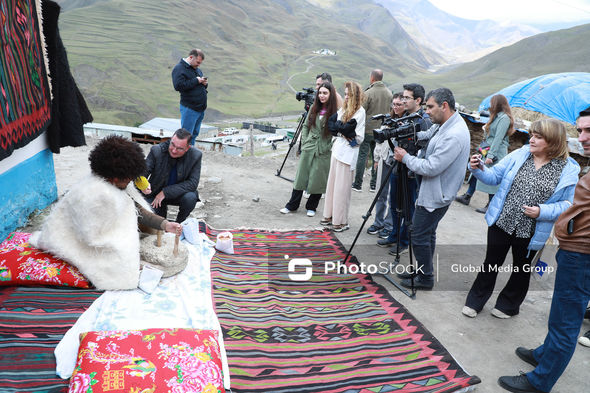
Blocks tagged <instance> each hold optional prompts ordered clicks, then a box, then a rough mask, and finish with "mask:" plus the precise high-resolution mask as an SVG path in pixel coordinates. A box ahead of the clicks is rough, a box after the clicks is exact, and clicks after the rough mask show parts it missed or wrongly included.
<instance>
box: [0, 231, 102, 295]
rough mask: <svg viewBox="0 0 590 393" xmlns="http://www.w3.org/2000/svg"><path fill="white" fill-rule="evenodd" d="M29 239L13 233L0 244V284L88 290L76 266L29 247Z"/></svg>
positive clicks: (86, 281) (23, 234)
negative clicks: (52, 286) (56, 286)
mask: <svg viewBox="0 0 590 393" xmlns="http://www.w3.org/2000/svg"><path fill="white" fill-rule="evenodd" d="M30 237H31V234H30V233H24V232H13V233H11V234H10V235H8V237H7V238H6V240H4V241H3V242H2V243H0V285H58V286H67V287H79V288H90V287H91V284H90V282H89V281H88V280H87V279H86V278H85V277H84V276H83V275H82V274H81V273H80V271H79V270H78V269H77V268H76V267H75V266H72V265H70V264H69V263H67V262H65V261H62V260H61V259H58V258H56V257H54V256H53V255H51V254H48V253H46V252H43V251H41V250H39V249H37V248H35V247H32V246H30V245H29V243H28V241H29V238H30Z"/></svg>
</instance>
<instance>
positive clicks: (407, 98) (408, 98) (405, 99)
mask: <svg viewBox="0 0 590 393" xmlns="http://www.w3.org/2000/svg"><path fill="white" fill-rule="evenodd" d="M413 99H414V97H409V96H403V97H402V100H404V101H410V100H413Z"/></svg>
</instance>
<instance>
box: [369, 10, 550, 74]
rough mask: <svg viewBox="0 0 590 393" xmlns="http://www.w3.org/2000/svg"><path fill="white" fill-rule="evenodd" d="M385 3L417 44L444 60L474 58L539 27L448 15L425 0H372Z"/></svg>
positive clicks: (523, 36)
mask: <svg viewBox="0 0 590 393" xmlns="http://www.w3.org/2000/svg"><path fill="white" fill-rule="evenodd" d="M375 1H376V2H377V3H379V4H381V5H382V6H383V7H385V8H386V9H387V10H389V12H390V13H391V15H393V17H394V18H395V19H396V20H397V21H398V22H399V23H400V24H401V25H402V26H403V28H404V29H405V30H406V31H407V32H408V34H409V35H410V37H411V38H413V40H414V41H416V42H417V43H418V44H419V45H421V46H425V47H428V48H430V49H431V50H433V51H435V52H436V53H438V54H440V56H442V57H443V58H444V59H445V60H446V63H449V64H454V63H461V62H465V61H471V60H475V59H477V58H479V57H482V56H483V55H485V54H488V53H490V52H492V51H494V50H496V49H499V48H500V47H502V46H506V45H510V44H513V43H515V42H517V41H520V40H521V39H523V38H526V37H529V36H532V35H535V34H538V33H540V32H541V30H539V29H537V28H534V27H530V26H526V25H515V24H508V23H503V24H500V23H498V22H494V21H492V20H470V19H463V18H459V17H456V16H453V15H450V14H448V13H446V12H444V11H442V10H440V9H439V8H437V7H435V6H434V5H433V4H431V3H430V2H429V1H427V0H375Z"/></svg>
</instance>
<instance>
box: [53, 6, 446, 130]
mask: <svg viewBox="0 0 590 393" xmlns="http://www.w3.org/2000/svg"><path fill="white" fill-rule="evenodd" d="M60 3H61V5H62V6H64V10H63V12H62V14H61V16H60V31H61V35H62V38H63V41H64V44H65V46H66V49H67V51H68V57H69V62H70V67H71V69H72V70H73V73H74V76H75V78H76V81H77V82H78V84H79V86H80V88H81V90H82V92H83V94H84V96H85V97H86V99H87V101H88V103H89V106H90V108H91V110H92V113H93V115H94V117H95V119H97V121H101V122H116V123H120V124H127V125H133V124H135V123H138V122H144V121H147V120H149V119H150V118H152V117H154V116H164V117H169V116H178V100H179V98H178V93H177V92H175V91H174V90H173V88H172V83H171V77H170V72H171V70H172V67H174V65H175V64H176V63H177V62H178V61H179V60H180V58H181V57H183V56H186V55H187V53H188V51H189V50H190V49H191V48H193V47H198V48H200V49H202V50H203V51H204V52H205V60H204V62H203V64H202V66H201V69H202V70H203V72H204V73H205V74H206V75H207V76H208V77H209V89H208V90H209V99H208V101H209V102H208V104H209V105H208V109H207V112H206V119H205V120H206V121H210V120H212V119H214V118H220V117H237V116H264V115H270V114H276V113H286V112H296V111H301V110H302V108H303V103H300V102H297V101H296V100H295V95H294V90H293V89H292V88H291V86H292V87H293V88H294V89H296V90H299V89H301V88H302V87H308V86H311V85H313V84H314V82H315V75H317V74H318V73H321V72H324V71H326V72H330V73H331V74H332V75H333V77H334V82H335V85H336V87H337V88H338V89H340V91H342V85H343V82H344V81H345V80H348V79H354V80H357V81H359V82H360V83H361V84H363V85H366V84H367V82H368V76H369V73H370V71H371V70H372V69H373V68H381V69H383V70H384V72H385V75H386V76H394V75H395V76H397V77H404V75H407V74H409V73H415V72H421V71H424V69H425V67H427V66H429V65H430V64H431V63H430V62H429V57H428V55H427V52H428V51H427V50H425V49H424V48H421V47H420V46H419V45H418V44H416V43H415V42H413V41H411V40H410V39H409V37H408V36H407V34H405V33H404V32H403V30H402V29H401V28H399V27H396V22H395V20H394V19H393V18H392V17H391V15H390V14H389V13H388V12H387V11H386V10H385V9H383V7H380V6H377V5H375V4H374V3H372V2H371V1H359V2H358V3H359V4H360V5H359V8H358V13H353V14H354V15H353V14H350V10H346V7H345V6H344V5H342V4H340V5H337V4H335V7H336V8H335V9H334V10H330V9H325V8H319V7H317V6H315V5H313V4H311V3H308V2H307V1H305V0H274V1H272V0H250V1H239V0H221V1H219V0H200V1H199V2H195V1H191V0H86V1H84V0H65V1H61V2H60ZM353 3H355V2H353ZM377 23H378V24H384V25H386V27H389V26H394V27H393V28H392V29H389V28H387V29H385V30H383V31H387V32H388V33H387V34H386V35H387V37H386V38H385V39H380V38H377V37H376V33H375V31H376V29H378V27H374V26H372V25H374V24H377ZM359 25H363V27H364V31H362V30H360V29H359V28H358V26H359ZM398 41H399V42H398ZM322 48H328V49H330V50H332V51H334V52H335V53H336V56H320V55H315V54H314V53H313V51H316V50H319V49H322ZM398 48H401V49H398ZM406 48H409V49H407V50H406ZM410 49H411V51H412V52H411V55H410V54H408V52H409V50H410ZM432 59H434V60H436V58H435V57H433V58H432Z"/></svg>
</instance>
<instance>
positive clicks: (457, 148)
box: [394, 88, 470, 290]
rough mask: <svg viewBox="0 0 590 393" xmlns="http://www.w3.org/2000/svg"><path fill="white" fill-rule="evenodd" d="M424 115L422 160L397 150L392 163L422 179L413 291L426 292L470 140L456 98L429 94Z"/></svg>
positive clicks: (406, 282) (405, 280)
mask: <svg viewBox="0 0 590 393" xmlns="http://www.w3.org/2000/svg"><path fill="white" fill-rule="evenodd" d="M426 113H427V114H428V115H429V116H430V119H431V121H432V122H433V123H434V125H433V126H432V127H430V128H429V129H428V131H425V132H419V133H418V139H430V141H429V143H428V146H427V147H426V151H425V157H424V158H418V157H416V156H412V155H410V154H408V152H407V151H406V150H405V149H403V148H401V147H396V148H395V150H394V159H395V160H396V161H399V162H402V163H404V164H405V165H406V166H407V167H408V169H409V170H410V171H412V172H414V173H416V174H417V175H420V176H422V183H421V185H420V192H419V193H418V199H417V202H416V210H415V211H414V215H413V220H412V221H413V223H412V230H411V232H410V233H411V240H412V245H413V251H414V254H415V256H416V262H417V269H416V272H415V274H416V276H415V279H414V287H415V288H417V289H427V290H429V289H432V288H433V287H434V274H433V265H432V259H433V256H434V249H435V245H436V228H437V226H438V223H439V222H440V220H441V219H442V218H443V216H444V215H445V213H446V212H447V210H448V209H449V205H450V204H451V202H452V201H453V200H454V199H455V195H457V191H459V189H460V188H461V184H462V183H463V178H464V176H465V161H466V160H467V159H468V158H469V149H470V136H469V130H468V129H467V125H466V124H465V121H464V120H463V118H461V116H460V115H459V113H458V112H457V111H456V110H455V98H454V97H453V93H452V92H451V91H450V90H449V89H447V88H439V89H435V90H432V91H431V92H430V93H428V95H427V96H426ZM398 277H400V278H402V281H401V285H402V286H404V287H407V288H411V287H412V281H411V275H409V274H399V275H398Z"/></svg>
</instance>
